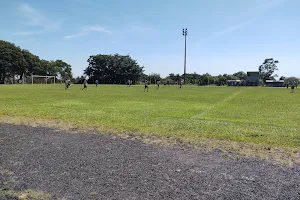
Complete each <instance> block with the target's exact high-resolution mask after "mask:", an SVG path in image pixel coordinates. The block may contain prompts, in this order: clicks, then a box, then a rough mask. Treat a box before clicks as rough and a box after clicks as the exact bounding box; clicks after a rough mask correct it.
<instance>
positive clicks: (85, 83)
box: [82, 79, 87, 90]
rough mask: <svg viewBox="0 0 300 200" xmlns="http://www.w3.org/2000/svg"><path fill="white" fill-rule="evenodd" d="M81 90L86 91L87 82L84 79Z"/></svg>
mask: <svg viewBox="0 0 300 200" xmlns="http://www.w3.org/2000/svg"><path fill="white" fill-rule="evenodd" d="M83 89H86V90H87V81H86V79H84V81H83V88H82V90H83Z"/></svg>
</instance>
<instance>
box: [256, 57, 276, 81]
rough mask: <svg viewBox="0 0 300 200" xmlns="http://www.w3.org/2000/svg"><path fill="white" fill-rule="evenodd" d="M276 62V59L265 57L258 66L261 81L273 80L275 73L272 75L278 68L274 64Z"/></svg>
mask: <svg viewBox="0 0 300 200" xmlns="http://www.w3.org/2000/svg"><path fill="white" fill-rule="evenodd" d="M277 63H278V61H277V60H274V59H273V58H267V59H265V60H264V62H263V64H262V65H261V66H259V68H258V70H259V76H260V79H261V80H262V81H263V82H265V81H266V80H275V77H276V76H277V75H276V74H275V75H274V72H275V71H276V70H278V67H277V65H276V64H277Z"/></svg>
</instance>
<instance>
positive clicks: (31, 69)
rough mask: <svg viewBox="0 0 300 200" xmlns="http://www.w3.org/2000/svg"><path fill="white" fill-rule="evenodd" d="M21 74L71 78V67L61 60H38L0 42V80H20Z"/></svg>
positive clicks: (13, 46) (23, 51) (6, 43)
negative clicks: (16, 78)
mask: <svg viewBox="0 0 300 200" xmlns="http://www.w3.org/2000/svg"><path fill="white" fill-rule="evenodd" d="M23 74H25V75H27V76H30V75H32V74H34V75H43V76H45V75H51V76H58V77H61V78H72V67H71V65H69V64H67V63H66V62H64V61H62V60H56V61H48V60H40V58H39V57H38V56H36V55H34V54H32V53H31V52H30V51H28V50H25V49H23V50H22V49H21V48H20V47H16V46H15V45H14V44H12V43H9V42H6V41H3V40H0V80H4V79H5V78H15V77H18V78H19V79H22V77H23Z"/></svg>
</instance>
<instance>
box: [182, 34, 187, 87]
mask: <svg viewBox="0 0 300 200" xmlns="http://www.w3.org/2000/svg"><path fill="white" fill-rule="evenodd" d="M182 35H183V36H184V84H186V36H187V28H186V29H182Z"/></svg>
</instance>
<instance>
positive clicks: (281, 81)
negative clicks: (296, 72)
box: [266, 80, 284, 83]
mask: <svg viewBox="0 0 300 200" xmlns="http://www.w3.org/2000/svg"><path fill="white" fill-rule="evenodd" d="M266 83H284V80H279V81H276V80H266Z"/></svg>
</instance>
